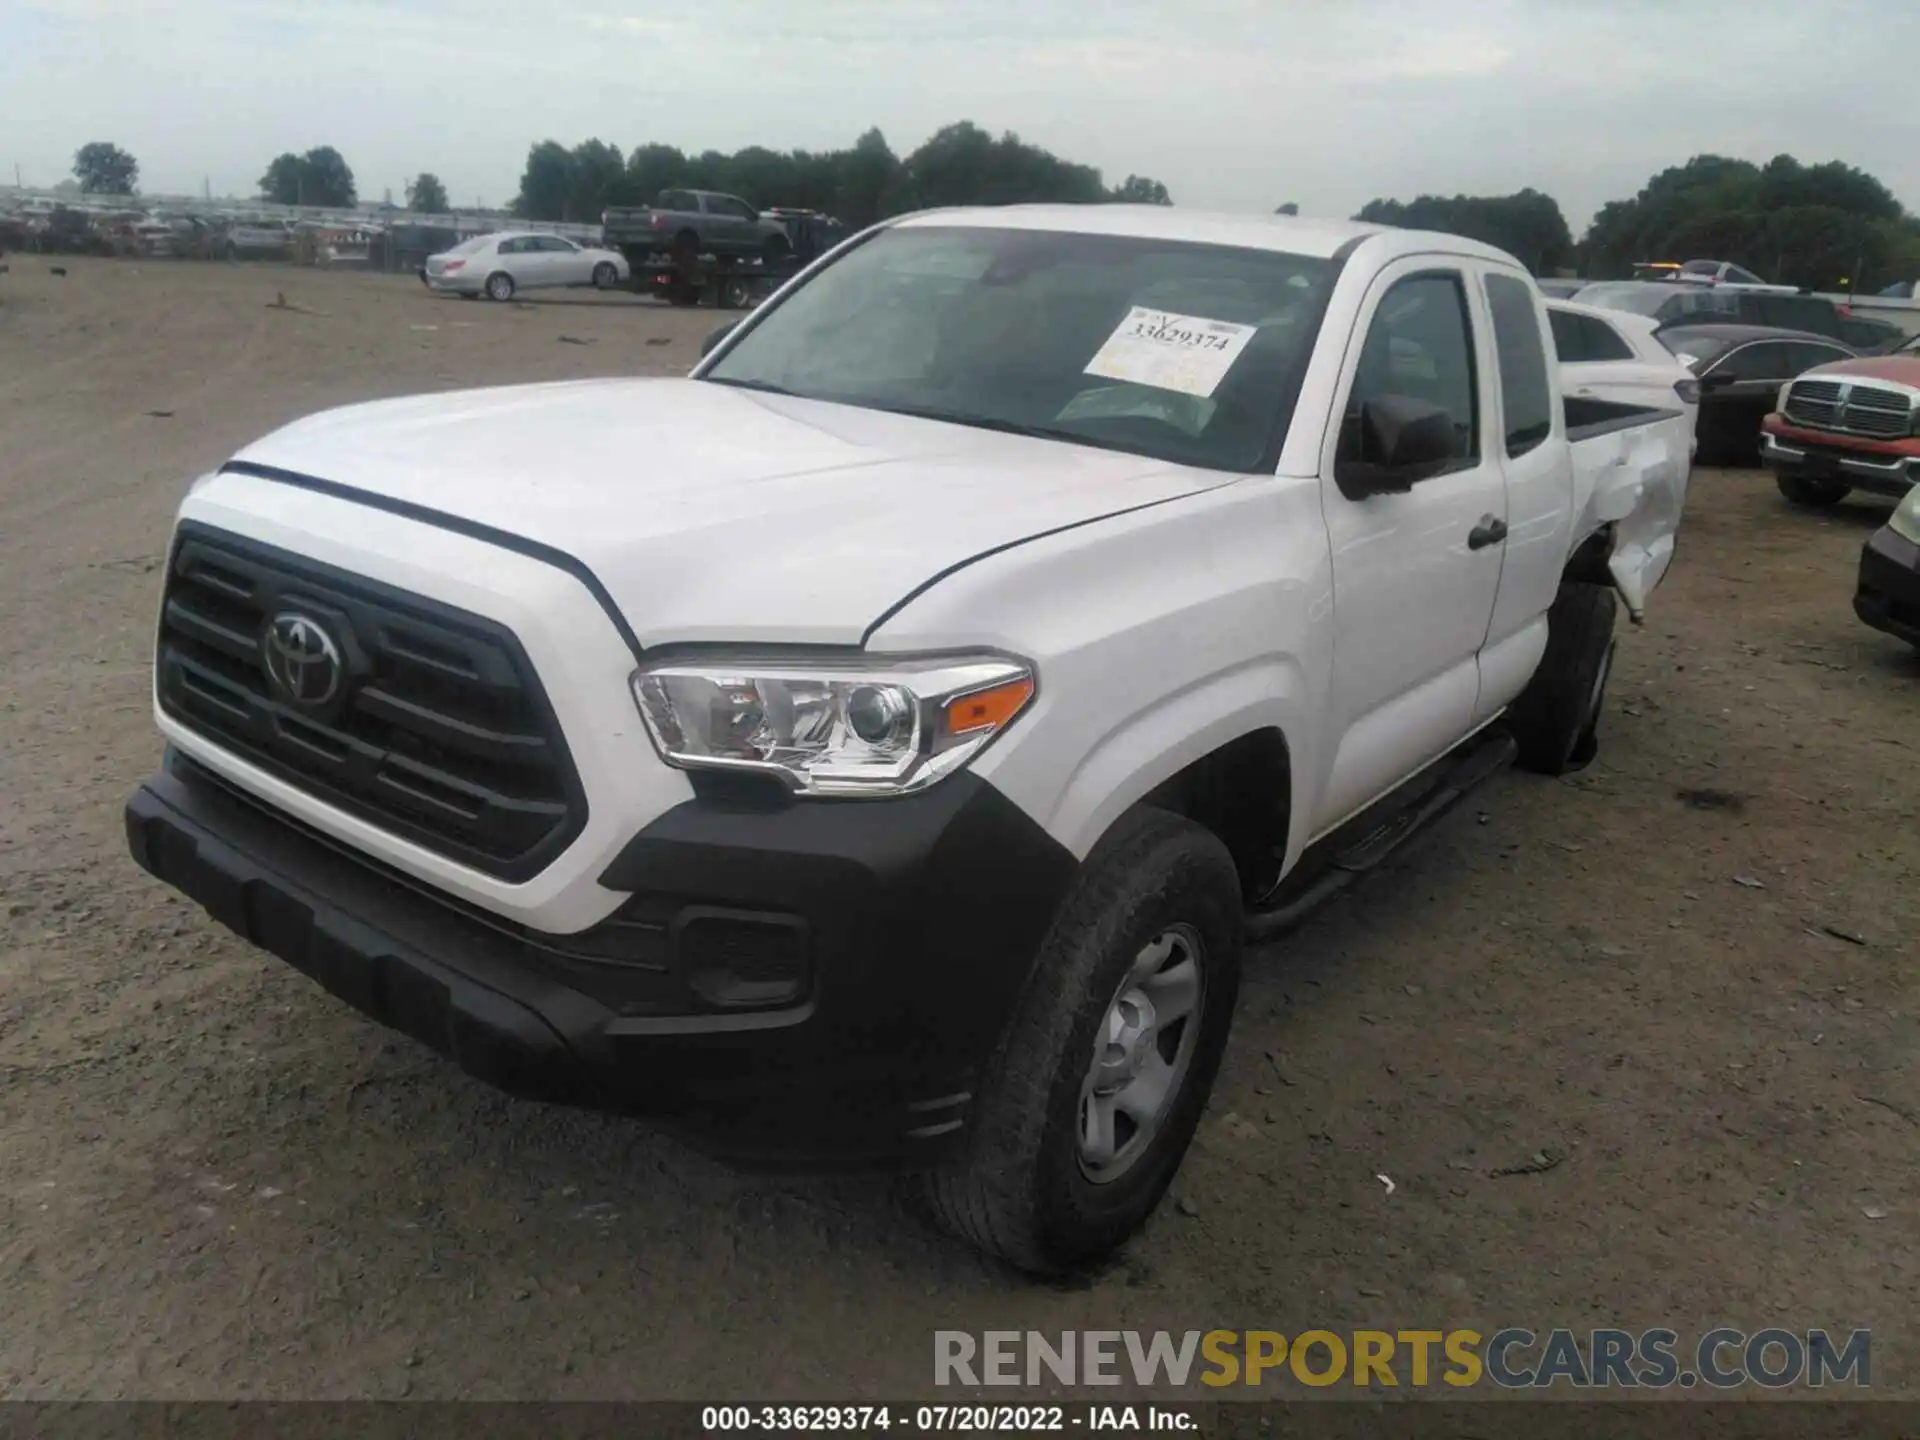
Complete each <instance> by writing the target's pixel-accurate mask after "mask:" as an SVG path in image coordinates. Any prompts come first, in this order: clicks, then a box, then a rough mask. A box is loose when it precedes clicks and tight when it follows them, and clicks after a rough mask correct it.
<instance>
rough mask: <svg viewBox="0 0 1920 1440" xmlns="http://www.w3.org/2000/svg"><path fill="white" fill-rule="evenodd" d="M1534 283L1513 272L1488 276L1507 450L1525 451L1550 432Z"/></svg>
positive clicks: (1549, 395)
mask: <svg viewBox="0 0 1920 1440" xmlns="http://www.w3.org/2000/svg"><path fill="white" fill-rule="evenodd" d="M1535 304H1536V302H1535V300H1534V298H1533V287H1532V286H1531V285H1528V284H1527V283H1526V282H1525V281H1521V280H1516V279H1514V278H1513V277H1512V276H1511V275H1489V276H1487V308H1488V309H1489V310H1490V311H1491V312H1492V314H1493V348H1494V354H1495V355H1496V356H1497V357H1498V359H1499V363H1500V401H1501V407H1500V408H1501V409H1502V411H1504V412H1505V415H1506V422H1507V454H1508V455H1509V456H1513V455H1524V454H1526V453H1527V451H1529V450H1531V449H1533V448H1534V447H1535V446H1537V445H1539V444H1540V443H1541V442H1542V441H1544V440H1545V439H1546V438H1547V437H1548V436H1549V435H1551V434H1552V433H1553V382H1552V381H1551V380H1550V379H1549V378H1548V376H1547V354H1546V350H1545V348H1544V347H1543V346H1542V345H1541V343H1540V320H1539V312H1538V311H1537V310H1536V309H1535V308H1534V307H1535Z"/></svg>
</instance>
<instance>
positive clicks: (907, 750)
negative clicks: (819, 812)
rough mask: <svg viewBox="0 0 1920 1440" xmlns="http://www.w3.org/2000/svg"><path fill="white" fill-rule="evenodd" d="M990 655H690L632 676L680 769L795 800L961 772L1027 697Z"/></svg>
mask: <svg viewBox="0 0 1920 1440" xmlns="http://www.w3.org/2000/svg"><path fill="white" fill-rule="evenodd" d="M1034 689H1035V683H1034V674H1033V667H1032V666H1030V665H1027V664H1025V663H1023V662H1021V661H1017V660H1009V659H1005V658H1002V657H1000V656H997V655H978V656H929V657H925V658H912V657H899V658H889V657H881V656H859V657H853V658H849V659H847V660H843V661H821V660H813V659H806V660H797V659H796V660H783V659H778V658H763V659H733V658H730V657H724V656H714V657H712V658H701V657H696V658H692V659H685V660H674V661H670V662H666V663H663V664H660V665H650V666H647V667H645V668H643V669H641V670H637V671H635V672H634V675H633V698H634V701H635V703H637V704H638V705H639V707H640V718H641V719H642V720H644V721H645V722H646V726H647V733H648V734H649V735H650V736H652V737H653V743H654V747H655V748H656V749H657V750H659V752H660V756H661V758H662V759H664V760H665V761H666V762H667V763H668V764H669V765H676V766H679V767H680V768H681V769H683V770H736V771H748V772H752V773H758V774H766V775H772V776H774V777H775V778H776V779H778V780H780V781H781V782H782V783H783V784H785V785H787V786H789V787H790V788H792V789H793V790H795V791H797V792H799V793H800V794H803V795H901V794H905V793H906V792H908V791H911V790H922V789H925V788H926V787H927V786H929V785H932V784H933V783H935V782H936V781H938V780H941V779H944V778H945V777H946V776H948V775H951V774H953V773H954V772H955V771H957V770H960V769H962V768H963V767H964V766H965V765H966V764H967V762H968V761H970V760H971V759H972V758H973V757H974V756H975V755H977V754H978V753H979V752H980V750H981V748H982V747H983V746H985V745H986V744H987V742H988V741H990V740H991V739H993V737H994V736H995V735H997V734H999V733H1000V731H1002V730H1004V729H1005V728H1006V727H1007V726H1008V725H1010V724H1011V723H1012V722H1013V720H1014V718H1015V717H1016V716H1017V715H1019V713H1020V712H1021V711H1022V710H1024V709H1025V708H1026V706H1027V702H1028V701H1030V700H1031V699H1032V698H1033V695H1034Z"/></svg>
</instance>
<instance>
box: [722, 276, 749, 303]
mask: <svg viewBox="0 0 1920 1440" xmlns="http://www.w3.org/2000/svg"><path fill="white" fill-rule="evenodd" d="M719 302H720V308H721V309H722V310H745V309H746V308H747V307H748V305H750V304H751V303H752V302H753V287H752V286H751V285H749V284H748V283H747V282H746V281H745V280H740V279H733V280H722V281H721V282H720V296H719Z"/></svg>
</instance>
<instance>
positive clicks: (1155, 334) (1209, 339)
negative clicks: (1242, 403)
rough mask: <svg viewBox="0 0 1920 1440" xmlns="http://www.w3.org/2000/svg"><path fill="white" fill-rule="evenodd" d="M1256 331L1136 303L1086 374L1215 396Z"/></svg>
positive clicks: (1100, 350) (1189, 393) (1091, 361)
mask: <svg viewBox="0 0 1920 1440" xmlns="http://www.w3.org/2000/svg"><path fill="white" fill-rule="evenodd" d="M1256 328H1257V327H1256V326H1253V325H1234V324H1232V323H1230V322H1228V321H1225V320H1206V319H1202V318H1201V317H1200V316H1198V315H1176V314H1174V313H1173V312H1172V311H1171V310H1149V309H1147V308H1146V307H1144V306H1141V305H1136V306H1134V307H1133V309H1132V310H1130V311H1128V312H1127V318H1126V319H1124V320H1122V321H1121V322H1120V325H1119V328H1118V329H1116V330H1115V331H1114V332H1113V334H1111V335H1109V336H1108V337H1107V343H1106V344H1104V345H1102V346H1101V347H1100V349H1099V352H1098V353H1097V354H1095V355H1094V357H1093V359H1091V360H1089V361H1088V362H1087V370H1086V373H1087V374H1089V375H1101V376H1104V377H1105V378H1107V379H1109V380H1131V381H1132V382H1133V383H1134V384H1136V385H1151V386H1153V387H1154V388H1155V389H1157V390H1177V391H1179V392H1180V393H1181V394H1183V395H1201V396H1206V395H1211V394H1213V392H1214V391H1215V390H1217V389H1218V388H1219V387H1220V382H1221V381H1222V380H1224V379H1226V376H1227V371H1229V370H1231V369H1232V368H1233V362H1234V361H1236V360H1238V359H1239V358H1240V352H1241V351H1242V350H1244V349H1246V348H1247V342H1248V341H1249V340H1251V339H1252V338H1253V335H1254V331H1255V329H1256Z"/></svg>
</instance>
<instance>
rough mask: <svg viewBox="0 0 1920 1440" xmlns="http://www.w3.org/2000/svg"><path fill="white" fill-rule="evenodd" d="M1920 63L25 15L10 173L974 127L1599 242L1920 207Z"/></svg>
mask: <svg viewBox="0 0 1920 1440" xmlns="http://www.w3.org/2000/svg"><path fill="white" fill-rule="evenodd" d="M1916 55H1920V0H1817V3H1806V0H672V3H668V0H0V167H4V171H6V172H10V171H11V170H12V168H13V166H14V165H15V164H17V165H18V166H19V168H20V172H21V176H22V178H23V179H24V180H25V181H26V182H27V183H28V184H37V185H51V184H53V183H55V182H57V181H59V180H61V179H63V178H65V177H66V176H67V174H68V169H69V166H70V165H71V164H72V159H73V152H74V150H75V149H76V148H78V147H79V146H80V145H81V144H83V143H84V142H86V141H90V140H111V141H114V142H116V143H118V144H120V145H122V146H124V147H126V148H127V149H129V150H131V151H133V153H134V154H135V155H136V156H137V157H138V158H139V161H140V167H141V187H142V189H143V190H145V191H147V192H149V193H168V192H172V193H180V192H187V191H193V192H198V191H199V190H200V188H201V184H202V181H203V179H204V180H207V181H209V182H211V184H212V187H213V190H214V193H215V194H216V195H218V194H222V193H227V194H238V195H250V194H252V193H254V189H255V182H256V180H257V179H258V177H259V175H260V174H261V172H262V171H263V170H264V169H265V168H266V165H267V162H268V161H269V160H270V159H271V158H272V157H273V156H274V155H275V154H277V153H279V152H281V151H283V150H304V149H307V148H308V147H310V146H313V145H321V144H331V145H334V146H336V147H338V148H339V149H340V151H341V152H342V153H343V154H345V156H346V158H347V161H348V163H349V164H350V165H351V166H352V167H353V172H354V175H355V178H356V179H357V180H358V182H359V188H360V193H361V195H362V197H363V198H367V199H371V200H378V199H380V198H381V195H382V193H383V192H384V191H385V190H387V189H389V188H391V189H392V191H393V192H394V196H395V198H396V200H397V199H399V198H400V197H401V192H402V190H403V187H404V185H405V183H406V180H407V178H408V177H409V176H410V175H412V174H414V173H416V172H418V171H420V170H432V171H434V172H436V173H437V174H439V176H440V177H441V178H442V179H443V180H444V181H445V182H446V184H447V186H448V189H449V190H450V192H451V193H452V195H453V197H454V200H455V202H456V203H458V204H470V203H473V202H474V201H476V200H484V201H486V202H487V203H489V204H499V203H504V202H505V201H507V200H509V199H511V197H512V195H513V193H514V191H515V189H516V188H517V186H518V181H519V176H520V169H521V164H522V162H523V161H524V159H525V156H526V151H527V147H528V145H529V144H530V143H531V142H533V141H536V140H540V139H544V138H547V137H553V138H555V139H558V140H561V141H563V142H566V143H568V144H571V143H573V142H575V141H578V140H583V139H587V138H589V137H599V138H601V139H604V140H607V141H610V142H612V143H613V144H616V145H618V146H620V147H621V148H622V149H631V148H632V147H633V146H634V145H635V144H638V143H640V142H642V141H647V140H659V141H664V142H667V143H670V144H675V145H679V146H681V147H683V148H685V149H688V150H695V151H697V150H702V149H706V148H709V147H712V148H718V149H722V150H733V149H736V148H738V147H740V146H742V145H747V144H756V143H758V144H766V145H770V146H773V147H775V148H778V149H785V148H789V147H794V146H799V147H804V148H812V149H819V148H834V147H839V146H844V145H847V144H850V143H851V142H852V140H853V139H854V137H855V136H856V135H857V134H858V133H859V132H860V131H861V130H863V129H865V128H866V127H867V126H869V125H878V126H880V127H881V129H882V130H884V131H885V132H886V135H887V138H888V140H889V141H890V142H892V144H893V147H894V149H895V150H896V151H897V152H899V153H901V154H903V155H904V154H905V153H907V152H908V151H910V150H911V149H913V148H914V147H915V146H916V145H918V144H919V143H920V142H921V141H922V140H924V139H925V138H926V137H927V136H928V135H929V134H930V133H932V131H934V130H935V129H937V128H938V127H939V126H940V125H942V124H944V123H946V122H948V121H952V120H958V119H971V120H975V121H977V122H979V123H980V124H982V125H984V126H986V127H987V128H988V129H991V130H994V131H996V132H997V131H1000V130H1014V131H1016V132H1018V133H1019V134H1020V135H1021V136H1022V137H1023V138H1024V139H1027V140H1029V141H1033V142H1035V143H1038V144H1041V145H1044V146H1046V147H1047V148H1048V149H1051V150H1053V151H1055V152H1057V153H1059V154H1060V155H1062V156H1065V157H1067V158H1070V159H1074V160H1080V161H1085V162H1087V163H1090V164H1094V165H1098V166H1099V167H1100V168H1101V169H1102V170H1103V171H1105V172H1106V177H1107V179H1108V181H1109V183H1112V182H1116V181H1118V180H1120V179H1121V178H1123V177H1124V176H1125V175H1126V174H1127V173H1128V172H1129V171H1135V172H1139V173H1141V174H1146V175H1152V176H1154V177H1155V178H1157V179H1160V180H1164V181H1165V182H1166V183H1167V185H1168V187H1169V188H1170V189H1171V190H1172V192H1173V196H1174V199H1175V200H1176V202H1178V203H1180V204H1184V205H1194V206H1206V207H1210V208H1219V209H1229V210H1271V209H1272V208H1273V207H1274V206H1275V205H1276V204H1278V203H1279V202H1281V201H1283V200H1295V201H1298V202H1299V204H1300V207H1301V210H1302V212H1303V213H1305V214H1308V215H1331V216H1344V215H1349V214H1351V213H1352V212H1353V211H1354V210H1355V209H1357V208H1358V207H1359V206H1360V205H1362V204H1363V203H1365V202H1366V201H1367V200H1368V199H1371V198H1372V197H1374V196H1377V195H1389V196H1394V197H1398V198H1401V199H1410V198H1411V197H1412V196H1413V195H1415V194H1416V193H1419V192H1421V191H1437V192H1441V193H1446V194H1452V193H1455V192H1462V191H1464V192H1467V193H1480V194H1488V193H1506V192H1509V191H1513V190H1517V189H1519V188H1521V187H1522V186H1526V185H1532V186H1535V187H1536V188H1538V189H1541V190H1545V191H1547V192H1548V193H1549V194H1551V195H1553V196H1554V197H1555V198H1556V199H1558V200H1559V201H1560V204H1561V206H1562V208H1563V209H1564V210H1565V211H1566V214H1567V218H1568V221H1569V223H1570V224H1571V225H1572V226H1573V228H1574V230H1575V233H1576V235H1577V234H1578V232H1579V231H1580V230H1581V229H1583V228H1584V226H1585V223H1586V220H1587V219H1588V217H1589V216H1590V215H1591V213H1592V211H1593V210H1594V209H1595V208H1596V207H1597V206H1598V205H1600V204H1601V203H1602V202H1604V201H1606V200H1608V199H1612V198H1615V197H1620V196H1627V195H1631V194H1632V193H1633V192H1634V191H1635V190H1637V189H1638V188H1639V187H1640V186H1641V185H1642V184H1643V183H1645V181H1646V179H1647V177H1648V176H1649V175H1651V174H1652V173H1653V172H1654V171H1656V170H1658V169H1660V168H1662V167H1664V166H1666V165H1668V164H1673V163H1677V162H1679V161H1682V160H1684V159H1686V158H1687V157H1688V156H1689V155H1692V154H1695V153H1698V152H1700V151H1717V152H1720V153H1723V154H1728V155H1738V156H1744V157H1746V158H1749V159H1752V160H1759V161H1763V160H1766V159H1767V158H1769V157H1770V156H1773V155H1775V154H1777V153H1779V152H1781V151H1788V152H1791V153H1792V154H1794V155H1797V156H1798V157H1800V158H1801V159H1802V160H1809V161H1811V160H1824V159H1834V158H1837V159H1841V160H1845V161H1847V162H1849V163H1850V164H1854V165H1859V166H1862V167H1863V168H1865V169H1867V170H1869V171H1871V172H1873V173H1874V174H1876V175H1878V176H1879V177H1880V178H1881V179H1882V180H1884V181H1885V182H1886V183H1887V184H1888V185H1889V186H1891V187H1892V189H1893V190H1894V193H1895V194H1897V195H1899V196H1900V198H1901V199H1902V201H1904V202H1905V203H1906V204H1907V205H1908V207H1909V208H1914V209H1920V124H1917V123H1916V121H1915V118H1914V117H1915V113H1916V112H1915V100H1914V96H1915V93H1916V84H1915V77H1914V70H1913V63H1914V58H1915V56H1916ZM5 178H6V179H8V180H10V179H12V175H11V174H10V173H7V174H6V176H5ZM755 198H758V199H760V200H761V201H762V202H763V203H775V202H777V201H778V200H779V199H780V197H779V196H765V197H755Z"/></svg>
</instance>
